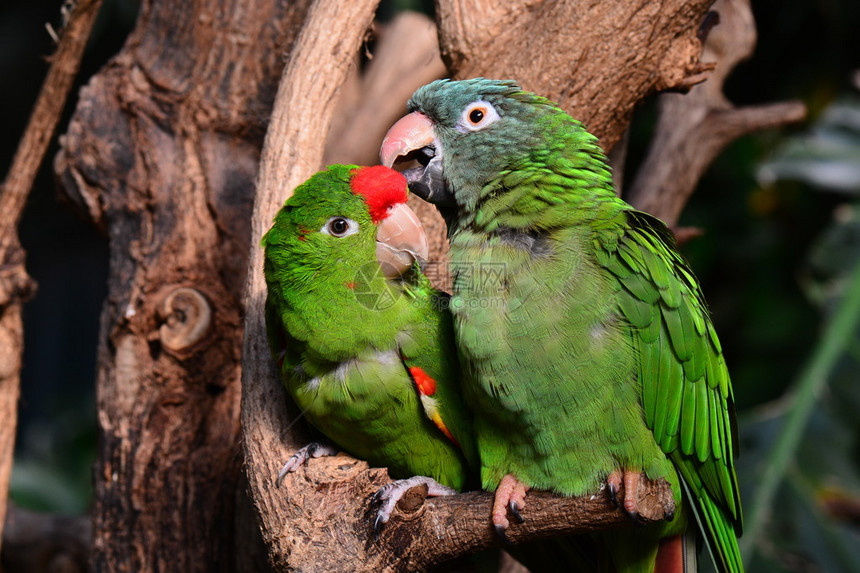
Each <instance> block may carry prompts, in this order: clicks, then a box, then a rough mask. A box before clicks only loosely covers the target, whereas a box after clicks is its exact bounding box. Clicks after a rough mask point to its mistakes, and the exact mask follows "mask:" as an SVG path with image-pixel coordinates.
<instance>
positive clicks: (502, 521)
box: [492, 474, 529, 542]
mask: <svg viewBox="0 0 860 573" xmlns="http://www.w3.org/2000/svg"><path fill="white" fill-rule="evenodd" d="M528 489H529V488H528V486H526V485H525V484H523V483H522V482H521V481H520V480H518V479H517V478H515V477H514V476H513V475H511V474H507V475H506V476H505V477H503V478H502V481H500V482H499V486H498V487H497V488H496V494H495V498H494V499H493V514H492V515H493V527H494V528H495V530H496V534H497V535H498V536H499V537H501V539H502V541H504V542H507V537H506V536H505V530H506V529H507V528H508V527H509V526H510V525H511V522H510V521H508V512H509V511H510V512H511V515H513V516H514V519H516V520H517V523H523V522H524V521H525V519H523V516H522V515H521V514H520V510H521V509H522V508H524V507H525V505H526V491H528Z"/></svg>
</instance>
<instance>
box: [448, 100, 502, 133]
mask: <svg viewBox="0 0 860 573" xmlns="http://www.w3.org/2000/svg"><path fill="white" fill-rule="evenodd" d="M497 121H499V112H497V111H496V108H494V107H493V106H492V104H491V103H490V102H487V101H484V100H478V101H473V102H472V103H470V104H469V105H467V106H466V108H465V109H464V110H463V113H462V114H460V121H459V122H458V123H457V129H458V131H460V132H461V133H465V132H467V131H481V130H482V129H484V128H486V127H489V126H491V125H492V124H494V123H496V122H497Z"/></svg>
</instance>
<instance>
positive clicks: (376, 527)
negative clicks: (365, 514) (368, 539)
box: [373, 515, 385, 541]
mask: <svg viewBox="0 0 860 573" xmlns="http://www.w3.org/2000/svg"><path fill="white" fill-rule="evenodd" d="M384 526H385V522H384V521H382V516H381V515H377V516H376V519H374V520H373V540H374V541H379V534H380V533H382V528H383V527H384Z"/></svg>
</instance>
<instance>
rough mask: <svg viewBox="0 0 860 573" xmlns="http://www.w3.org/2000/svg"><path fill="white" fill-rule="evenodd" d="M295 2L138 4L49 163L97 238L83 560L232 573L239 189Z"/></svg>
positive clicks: (245, 227)
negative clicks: (98, 305) (93, 428)
mask: <svg viewBox="0 0 860 573" xmlns="http://www.w3.org/2000/svg"><path fill="white" fill-rule="evenodd" d="M308 4H309V2H308V1H301V0H300V1H295V2H290V3H285V2H280V1H277V0H267V1H263V0H220V1H209V0H194V1H182V0H161V1H160V0H147V1H144V2H143V4H142V6H141V12H140V15H139V18H138V22H137V26H136V28H135V29H134V31H133V32H132V33H131V35H130V37H129V38H128V40H127V42H126V45H125V46H124V48H123V49H122V51H121V52H120V53H119V54H118V55H117V56H116V57H115V58H113V60H112V61H111V62H110V63H109V64H108V65H107V66H106V67H105V68H104V69H103V70H102V71H101V72H100V73H99V74H98V75H96V76H95V77H93V78H92V80H91V81H90V83H89V85H88V86H87V87H86V88H84V89H83V90H82V91H81V97H80V102H79V104H78V107H77V111H76V113H75V115H74V118H73V119H72V121H71V124H70V125H69V128H68V133H67V134H66V135H65V136H64V137H63V139H62V142H61V143H62V151H61V153H60V154H59V156H58V157H57V159H56V170H57V172H58V174H59V176H60V178H61V182H62V184H63V187H64V188H65V191H66V193H67V194H68V195H69V197H70V198H71V199H72V201H73V202H74V203H75V204H76V205H77V206H78V207H79V208H80V210H81V211H82V212H84V214H85V215H86V216H88V217H89V218H90V219H91V220H92V221H93V222H94V223H95V224H96V225H98V226H99V227H100V228H102V229H104V230H105V231H106V232H107V234H108V236H109V239H110V279H109V281H110V282H109V293H108V299H107V301H106V303H105V306H104V309H103V313H102V318H101V339H100V344H99V352H98V386H97V401H98V430H99V453H98V455H99V458H98V461H97V464H96V468H95V472H94V473H95V482H96V483H95V495H96V501H95V507H94V509H93V514H94V543H93V552H92V558H91V565H92V567H93V569H94V570H96V571H164V570H170V571H207V572H210V571H230V570H233V569H234V564H233V556H234V553H235V552H236V550H237V548H240V547H241V546H242V545H243V543H246V541H245V540H242V541H243V543H237V532H236V531H235V530H234V529H235V528H234V525H233V524H234V512H235V491H236V489H237V485H238V483H239V475H240V465H241V452H240V447H239V429H240V428H239V392H240V385H239V370H240V356H239V354H240V349H241V337H242V322H241V318H240V315H241V304H240V301H241V293H242V286H243V278H244V272H245V269H246V267H247V262H246V260H247V258H246V257H247V252H248V243H249V240H250V213H251V205H252V200H253V182H254V178H255V176H256V169H257V162H258V158H259V150H260V147H261V144H262V137H263V134H264V131H265V121H266V118H267V117H268V115H269V113H270V110H271V103H272V101H273V98H274V94H275V92H276V86H277V78H278V77H279V75H280V71H281V69H282V66H283V54H284V53H285V52H288V51H289V48H290V45H291V44H292V41H293V39H294V37H295V34H296V32H297V31H298V29H299V28H300V26H301V23H302V21H303V19H304V14H305V12H306V9H307V5H308Z"/></svg>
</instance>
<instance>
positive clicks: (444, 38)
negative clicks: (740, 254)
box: [436, 0, 713, 150]
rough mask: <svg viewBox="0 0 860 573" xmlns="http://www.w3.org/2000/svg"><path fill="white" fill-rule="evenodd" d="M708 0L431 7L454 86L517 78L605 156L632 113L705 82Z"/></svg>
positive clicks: (445, 0)
mask: <svg viewBox="0 0 860 573" xmlns="http://www.w3.org/2000/svg"><path fill="white" fill-rule="evenodd" d="M712 3H713V0H661V1H659V2H653V1H649V0H634V1H631V2H619V1H615V2H585V1H577V2H545V1H542V0H514V1H512V2H494V1H493V0H437V2H436V9H437V14H438V21H439V38H440V44H441V47H442V57H443V59H444V60H445V62H446V63H447V64H448V67H449V68H450V70H451V73H452V75H453V77H455V78H457V79H464V78H472V77H477V76H484V77H488V78H515V79H517V80H518V81H519V82H520V83H521V84H522V86H523V87H524V88H526V89H527V90H529V91H533V92H535V93H539V94H541V95H543V96H546V97H548V98H550V99H552V100H554V101H556V102H558V103H559V104H560V105H561V107H562V108H563V109H565V110H566V111H567V112H568V113H570V114H571V115H572V116H573V117H575V118H577V119H579V120H580V121H582V122H583V124H584V125H585V126H586V127H587V128H588V130H589V131H591V132H592V133H594V134H595V135H596V136H597V137H598V138H600V142H601V144H602V145H603V147H604V149H607V150H610V149H612V148H613V147H614V146H615V144H616V142H618V140H619V139H620V138H621V135H622V133H624V130H625V129H626V128H627V124H628V122H629V121H630V115H631V113H632V112H633V108H634V107H635V106H636V104H637V103H639V102H640V101H641V100H642V99H643V98H644V97H645V96H647V95H649V94H651V93H653V92H655V91H660V90H666V89H686V88H688V87H690V86H691V85H693V84H695V83H696V82H699V81H703V80H704V79H705V77H706V76H705V74H703V72H704V71H706V70H707V66H703V65H702V64H700V62H699V56H700V55H701V53H702V42H701V39H700V38H699V35H698V31H699V28H700V26H701V24H702V22H703V21H704V15H705V13H706V12H707V11H708V7H709V6H710V5H711V4H712Z"/></svg>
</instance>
